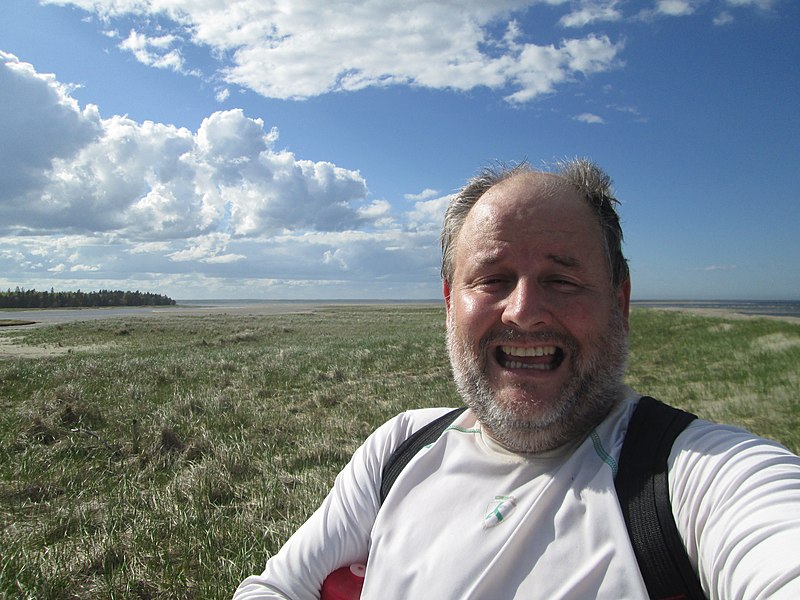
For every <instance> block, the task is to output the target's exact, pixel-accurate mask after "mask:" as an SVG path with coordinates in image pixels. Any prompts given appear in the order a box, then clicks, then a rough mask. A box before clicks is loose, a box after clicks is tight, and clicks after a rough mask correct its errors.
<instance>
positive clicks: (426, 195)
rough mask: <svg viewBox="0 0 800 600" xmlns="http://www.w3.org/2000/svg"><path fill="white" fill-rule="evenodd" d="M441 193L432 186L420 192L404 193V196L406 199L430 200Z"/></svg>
mask: <svg viewBox="0 0 800 600" xmlns="http://www.w3.org/2000/svg"><path fill="white" fill-rule="evenodd" d="M438 194H439V191H438V190H433V189H431V188H425V189H424V190H422V191H421V192H420V193H419V194H403V198H405V199H406V200H415V201H416V200H429V199H431V198H433V197H435V196H437V195H438Z"/></svg>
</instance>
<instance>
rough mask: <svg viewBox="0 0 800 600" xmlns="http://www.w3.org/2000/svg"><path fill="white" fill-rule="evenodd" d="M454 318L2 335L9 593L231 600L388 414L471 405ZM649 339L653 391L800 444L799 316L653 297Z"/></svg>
mask: <svg viewBox="0 0 800 600" xmlns="http://www.w3.org/2000/svg"><path fill="white" fill-rule="evenodd" d="M443 317H444V315H443V309H441V308H439V307H426V306H403V307H386V306H383V307H374V306H373V307H337V308H332V309H326V310H318V311H316V312H314V313H312V314H298V315H273V316H263V317H253V316H246V317H245V316H242V317H236V316H213V315H212V316H206V317H190V316H187V317H184V316H178V315H172V316H158V317H155V316H153V317H136V318H130V319H121V320H102V321H94V322H91V323H89V322H75V323H69V324H64V325H53V326H49V327H42V328H34V329H16V330H13V331H12V330H5V331H0V342H5V344H8V342H9V341H12V342H16V343H18V344H23V346H20V347H19V353H18V356H22V358H15V357H11V358H8V357H7V358H0V473H2V477H0V598H37V599H60V598H212V599H213V598H229V597H230V596H231V595H232V593H233V590H234V588H235V587H236V585H237V584H238V582H239V581H240V580H241V579H242V578H243V577H244V576H246V575H248V574H250V573H253V572H258V571H260V570H261V568H262V567H263V562H264V561H265V560H266V558H267V557H268V556H269V555H270V554H271V553H274V552H276V551H277V550H278V549H279V548H280V546H281V544H282V543H283V541H284V540H285V539H286V538H287V537H288V535H289V534H290V533H291V532H292V531H294V529H295V528H296V527H297V526H298V524H299V523H301V522H302V521H303V520H304V519H305V518H306V517H307V516H308V515H309V514H310V513H311V512H312V511H313V510H314V508H315V507H316V506H317V504H318V503H319V501H320V500H321V498H322V497H323V496H324V494H325V493H326V492H327V490H328V488H329V487H330V485H331V483H332V481H333V478H334V476H335V474H336V473H337V472H338V470H339V469H340V468H341V467H342V466H343V464H344V463H345V462H346V461H347V460H348V458H349V456H350V454H351V453H352V452H353V450H355V448H356V447H357V446H358V444H359V443H360V442H361V441H362V440H363V439H364V438H365V437H366V436H367V435H368V434H369V433H370V432H371V431H372V430H373V429H374V428H375V427H377V426H378V425H379V424H380V423H382V422H383V421H385V420H386V419H387V418H389V417H391V416H393V415H394V414H396V413H398V412H400V411H402V410H405V409H408V408H416V407H422V406H442V405H456V404H458V399H457V397H456V394H455V391H454V389H453V387H452V385H451V383H450V372H449V365H448V360H447V356H446V352H445V350H444V332H443ZM631 346H632V347H631V351H632V354H631V369H630V376H629V382H630V383H631V384H632V385H633V386H634V387H636V388H637V389H638V390H639V391H642V392H647V393H650V394H651V395H655V396H657V397H659V398H661V399H663V400H665V401H668V402H671V403H673V404H675V405H677V406H681V407H684V408H689V409H691V410H693V411H694V412H696V413H697V414H699V415H700V416H703V417H706V418H710V419H712V420H717V421H720V422H725V423H733V424H739V425H743V426H745V427H747V428H749V429H751V430H754V431H756V432H757V433H760V434H763V435H767V436H769V437H773V438H775V439H778V440H779V441H781V442H783V443H784V444H786V445H787V446H789V447H790V448H791V449H793V450H794V451H795V452H797V451H798V450H800V408H798V403H799V402H800V393H799V392H800V372H799V370H798V365H799V364H800V325H798V324H793V323H786V322H781V321H776V320H766V319H736V320H727V319H720V318H711V317H699V316H693V315H689V314H685V313H673V312H660V311H651V310H636V311H634V313H633V315H632V343H631ZM5 347H6V348H8V346H7V345H6V346H5ZM23 350H24V353H23Z"/></svg>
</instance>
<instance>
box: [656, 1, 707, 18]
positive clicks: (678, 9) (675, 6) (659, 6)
mask: <svg viewBox="0 0 800 600" xmlns="http://www.w3.org/2000/svg"><path fill="white" fill-rule="evenodd" d="M697 4H698V3H697V1H696V0H695V1H692V0H658V2H656V12H657V13H659V14H662V15H667V16H670V17H683V16H686V15H691V14H692V13H694V11H695V10H696V9H697Z"/></svg>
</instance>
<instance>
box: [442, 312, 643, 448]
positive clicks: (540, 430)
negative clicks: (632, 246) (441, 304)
mask: <svg viewBox="0 0 800 600" xmlns="http://www.w3.org/2000/svg"><path fill="white" fill-rule="evenodd" d="M457 334H458V330H457V328H456V327H455V325H454V324H453V323H451V322H448V326H447V348H448V352H449V354H450V363H451V365H452V368H453V374H454V378H455V382H456V387H457V388H458V391H459V393H460V394H461V397H462V398H463V400H464V402H465V403H466V404H467V406H469V408H470V409H471V410H472V411H473V413H475V416H476V417H477V419H478V421H480V423H481V425H482V426H483V428H484V429H485V430H486V431H487V432H488V433H489V435H490V436H491V437H492V438H493V439H495V440H496V441H497V442H499V443H500V444H501V445H503V446H505V447H506V448H508V449H509V450H512V451H514V452H522V453H539V452H545V451H548V450H553V449H554V448H558V447H559V446H562V445H564V444H567V443H570V442H575V441H578V440H580V439H583V438H584V437H585V436H586V435H587V434H588V433H589V432H590V431H591V430H592V429H593V428H594V427H596V426H597V425H598V423H600V422H601V421H602V420H603V419H604V418H605V417H606V415H607V414H608V413H609V411H611V409H612V408H613V407H614V406H615V405H616V404H617V403H618V402H619V401H620V399H621V398H622V387H623V383H622V379H623V376H624V374H625V367H626V364H627V359H628V340H627V332H626V330H625V325H624V319H623V317H622V313H621V311H620V310H619V309H617V308H615V310H614V314H613V315H612V318H611V321H610V323H609V326H608V328H607V329H606V331H604V332H602V333H601V334H600V335H598V336H596V337H595V338H593V339H590V340H589V343H588V347H587V348H586V349H585V350H584V352H580V351H579V347H578V344H577V342H576V340H575V339H574V338H572V337H571V336H567V335H562V334H557V333H552V332H544V333H538V334H528V335H525V334H520V333H517V332H515V331H513V330H508V329H504V330H502V331H496V332H494V333H493V334H491V335H489V336H487V338H485V339H483V340H481V344H480V349H479V353H478V356H475V355H474V354H473V353H472V351H471V350H470V347H469V345H468V344H467V343H465V341H464V340H463V338H461V337H460V336H459V335H457ZM499 341H503V342H515V341H516V342H522V341H527V342H539V343H553V344H557V345H560V346H562V347H564V348H567V350H568V352H569V356H570V357H571V360H570V361H569V368H570V369H571V371H572V374H571V376H570V378H569V379H568V380H567V382H566V383H565V384H564V385H563V386H562V388H561V390H560V391H559V394H558V398H557V399H556V400H555V401H549V402H548V407H547V409H546V410H543V411H540V413H541V414H538V415H536V416H535V417H532V416H529V415H527V414H526V408H527V409H530V407H531V404H528V403H527V402H526V403H525V405H522V406H513V405H509V403H508V402H502V399H498V398H496V392H495V390H494V389H493V387H492V384H491V381H490V380H489V377H488V375H487V372H488V364H489V360H491V358H490V357H489V356H488V349H487V348H488V347H489V345H490V344H493V343H496V342H499ZM559 368H563V366H562V367H559ZM526 391H527V392H528V394H529V396H530V398H531V403H533V404H539V403H540V402H539V400H538V399H537V397H536V394H537V390H536V389H535V387H533V386H529V387H528V389H527V390H526Z"/></svg>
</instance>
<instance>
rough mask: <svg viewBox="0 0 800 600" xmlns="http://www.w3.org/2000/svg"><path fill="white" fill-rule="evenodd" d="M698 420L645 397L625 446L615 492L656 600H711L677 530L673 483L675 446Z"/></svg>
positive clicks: (635, 415)
mask: <svg viewBox="0 0 800 600" xmlns="http://www.w3.org/2000/svg"><path fill="white" fill-rule="evenodd" d="M696 418H697V417H695V415H693V414H691V413H688V412H685V411H682V410H680V409H677V408H673V407H671V406H668V405H666V404H663V403H662V402H659V401H658V400H656V399H654V398H650V397H649V396H644V397H642V398H641V399H640V400H639V404H638V406H637V407H636V411H635V412H634V414H633V416H632V417H631V421H630V423H629V424H628V432H627V434H626V435H625V442H624V443H623V445H622V452H621V453H620V457H619V470H618V471H617V477H616V480H615V487H616V489H617V496H618V497H619V503H620V506H621V507H622V514H623V516H624V517H625V524H626V525H627V527H628V535H629V537H630V539H631V543H632V545H633V549H634V552H635V553H636V560H637V561H638V563H639V570H640V571H641V572H642V577H643V578H644V582H645V584H646V586H647V591H648V593H649V595H650V598H655V599H661V600H667V599H669V600H683V599H687V600H688V599H691V600H694V599H700V598H705V595H704V593H703V589H702V587H701V586H700V580H699V579H698V577H697V574H696V573H695V571H694V569H693V568H692V564H691V562H690V561H689V556H688V555H687V554H686V548H685V547H684V545H683V542H682V541H681V537H680V534H679V533H678V527H677V526H676V525H675V519H674V517H673V515H672V505H671V503H670V499H669V487H668V481H667V460H668V459H669V454H670V451H671V449H672V443H673V442H674V441H675V438H676V437H677V436H678V434H680V432H681V431H683V430H684V429H685V428H686V426H687V425H688V424H689V423H691V422H692V421H693V420H694V419H696Z"/></svg>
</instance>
